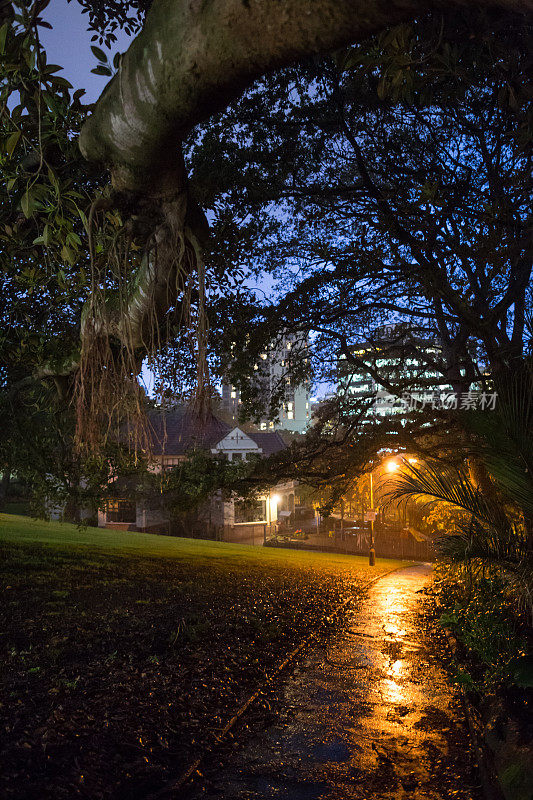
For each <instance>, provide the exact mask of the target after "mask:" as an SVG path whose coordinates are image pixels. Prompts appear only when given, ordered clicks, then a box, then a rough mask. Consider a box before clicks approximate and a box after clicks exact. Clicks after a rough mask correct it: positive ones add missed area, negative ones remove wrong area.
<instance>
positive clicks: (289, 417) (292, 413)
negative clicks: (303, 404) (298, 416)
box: [287, 411, 294, 419]
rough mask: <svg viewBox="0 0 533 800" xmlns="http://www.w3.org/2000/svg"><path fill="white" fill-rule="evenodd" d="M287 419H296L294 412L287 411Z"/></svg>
mask: <svg viewBox="0 0 533 800" xmlns="http://www.w3.org/2000/svg"><path fill="white" fill-rule="evenodd" d="M287 419H294V411H287Z"/></svg>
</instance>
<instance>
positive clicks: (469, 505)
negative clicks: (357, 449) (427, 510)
mask: <svg viewBox="0 0 533 800" xmlns="http://www.w3.org/2000/svg"><path fill="white" fill-rule="evenodd" d="M403 467H404V469H403V471H402V473H401V474H400V475H399V476H398V478H396V479H395V480H394V482H393V484H392V488H391V489H390V490H389V491H388V492H387V493H386V496H385V500H386V502H387V503H393V502H398V501H400V502H401V501H404V502H405V501H407V500H411V499H412V500H417V501H418V502H422V503H424V502H426V503H428V504H429V503H432V502H434V501H440V502H443V503H448V504H449V505H451V506H454V507H455V508H457V509H460V510H462V511H466V512H467V513H469V514H471V515H472V516H473V517H474V518H475V519H477V520H478V521H479V522H480V523H482V524H485V525H487V526H489V527H496V528H501V527H502V526H503V527H507V526H508V524H509V522H508V520H507V517H506V515H505V513H504V511H503V509H502V508H501V507H500V506H499V505H496V504H495V503H493V502H491V501H489V500H488V498H486V497H485V496H484V495H483V494H482V493H481V491H480V490H479V489H478V488H477V487H475V486H474V485H473V484H472V482H471V481H470V479H469V477H468V475H467V474H466V473H465V472H463V471H462V470H460V469H456V468H454V467H447V468H442V466H440V465H439V466H437V465H434V464H431V463H428V462H426V463H424V464H423V465H421V466H417V465H414V464H410V463H408V462H407V461H404V462H403Z"/></svg>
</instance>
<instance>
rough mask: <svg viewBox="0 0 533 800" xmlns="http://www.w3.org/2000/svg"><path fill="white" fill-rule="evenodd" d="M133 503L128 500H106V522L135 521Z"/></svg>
mask: <svg viewBox="0 0 533 800" xmlns="http://www.w3.org/2000/svg"><path fill="white" fill-rule="evenodd" d="M136 516H137V515H136V509H135V503H132V502H131V501H130V500H108V501H107V503H106V519H107V521H108V522H128V523H130V524H131V523H132V522H135V521H136Z"/></svg>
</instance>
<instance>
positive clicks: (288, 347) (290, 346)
mask: <svg viewBox="0 0 533 800" xmlns="http://www.w3.org/2000/svg"><path fill="white" fill-rule="evenodd" d="M291 348H292V342H287V350H290V349H291Z"/></svg>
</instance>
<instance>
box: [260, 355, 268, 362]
mask: <svg viewBox="0 0 533 800" xmlns="http://www.w3.org/2000/svg"><path fill="white" fill-rule="evenodd" d="M261 358H262V359H263V361H266V360H267V354H266V353H261Z"/></svg>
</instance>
